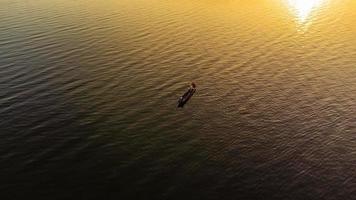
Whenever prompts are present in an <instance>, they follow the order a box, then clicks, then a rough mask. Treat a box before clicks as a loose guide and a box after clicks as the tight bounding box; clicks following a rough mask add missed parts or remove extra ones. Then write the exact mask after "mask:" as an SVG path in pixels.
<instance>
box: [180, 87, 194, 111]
mask: <svg viewBox="0 0 356 200" xmlns="http://www.w3.org/2000/svg"><path fill="white" fill-rule="evenodd" d="M195 87H196V85H195V84H194V83H192V84H191V85H190V88H189V89H188V91H187V92H185V93H184V94H183V96H181V97H180V98H179V100H178V108H183V106H184V105H185V104H186V103H187V102H188V101H189V99H190V98H191V97H192V96H193V95H194V93H195V91H196V89H195Z"/></svg>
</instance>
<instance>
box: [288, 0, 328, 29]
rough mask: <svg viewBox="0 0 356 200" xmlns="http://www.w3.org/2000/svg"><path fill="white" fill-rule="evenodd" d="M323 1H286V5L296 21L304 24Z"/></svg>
mask: <svg viewBox="0 0 356 200" xmlns="http://www.w3.org/2000/svg"><path fill="white" fill-rule="evenodd" d="M323 1H324V0H288V4H289V6H290V7H291V9H292V10H293V11H294V12H295V14H296V15H297V17H298V20H299V21H300V22H302V23H304V22H306V21H307V19H308V17H309V16H310V14H311V13H312V12H313V11H314V10H315V9H316V8H317V7H319V6H320V5H321V4H322V3H323Z"/></svg>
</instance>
